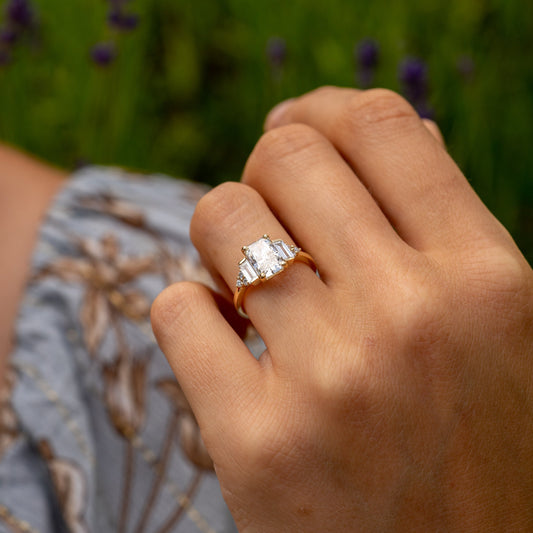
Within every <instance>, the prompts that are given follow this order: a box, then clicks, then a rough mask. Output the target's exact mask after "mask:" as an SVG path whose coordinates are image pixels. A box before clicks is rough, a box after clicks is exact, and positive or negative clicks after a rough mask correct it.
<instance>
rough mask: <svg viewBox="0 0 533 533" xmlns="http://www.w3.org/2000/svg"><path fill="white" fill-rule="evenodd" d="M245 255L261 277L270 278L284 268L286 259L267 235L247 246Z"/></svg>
mask: <svg viewBox="0 0 533 533" xmlns="http://www.w3.org/2000/svg"><path fill="white" fill-rule="evenodd" d="M244 255H246V257H247V258H248V260H249V261H250V264H251V265H252V266H253V268H254V270H255V271H256V272H257V273H258V274H259V276H260V277H264V278H266V279H268V278H271V277H272V276H274V275H276V274H277V273H278V272H281V271H282V270H283V267H284V263H285V260H284V259H283V257H282V256H281V254H280V252H279V251H278V248H277V247H276V246H274V244H273V243H272V241H271V240H270V239H267V238H265V237H262V238H261V239H259V240H257V241H255V242H253V243H252V244H250V245H249V246H247V247H246V250H245V252H244Z"/></svg>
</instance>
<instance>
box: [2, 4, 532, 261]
mask: <svg viewBox="0 0 533 533" xmlns="http://www.w3.org/2000/svg"><path fill="white" fill-rule="evenodd" d="M34 4H35V5H36V9H37V12H38V21H39V24H38V29H37V31H36V33H35V35H34V36H33V37H31V38H27V39H26V42H25V43H20V44H19V45H17V47H16V49H15V53H14V57H13V59H12V61H11V63H10V64H9V65H7V66H4V67H1V70H0V138H2V139H3V140H4V141H7V142H10V143H13V144H15V145H17V146H20V147H22V148H24V149H26V150H28V151H31V152H33V153H35V154H37V155H39V156H41V157H43V158H45V159H47V160H49V161H52V162H54V163H56V164H59V165H61V166H66V167H70V168H73V167H74V166H75V165H76V164H78V162H80V161H83V162H89V163H95V164H114V165H123V166H126V167H129V168H134V169H139V170H146V171H157V172H165V173H169V174H172V175H180V176H186V177H188V178H191V179H195V180H201V181H204V182H207V183H210V184H216V183H218V182H221V181H223V180H227V179H238V178H239V175H240V172H241V169H242V167H243V164H244V162H245V160H246V157H247V154H248V153H249V152H250V150H251V149H252V148H253V145H254V143H255V141H256V140H257V138H258V137H259V135H260V134H261V131H262V122H263V120H264V117H265V114H266V113H267V111H268V110H269V108H270V107H271V106H273V105H274V104H275V103H276V102H277V101H279V100H281V99H284V98H287V97H290V96H294V95H297V94H300V93H302V92H304V91H308V90H310V89H312V88H314V87H316V86H319V85H323V84H336V85H343V86H353V85H354V84H355V80H356V78H355V71H354V56H353V49H354V45H355V44H356V43H357V42H358V41H359V40H360V39H362V38H365V37H372V38H374V39H376V40H377V41H378V42H379V44H380V50H381V55H380V64H379V67H378V71H377V75H376V79H375V82H376V85H379V86H385V87H389V88H392V89H395V90H399V85H398V81H397V68H398V63H399V61H401V59H402V58H404V57H405V56H406V55H410V56H417V57H420V58H422V59H423V60H425V61H427V63H428V65H429V73H430V79H431V103H432V105H433V107H434V109H435V110H436V120H437V122H438V123H439V125H440V126H441V128H442V131H443V133H444V136H445V138H446V141H447V143H448V147H449V150H450V152H451V154H452V155H453V157H454V158H455V159H456V160H457V161H458V163H459V165H460V166H461V168H462V169H463V171H464V172H465V173H466V175H467V176H468V178H469V179H470V181H471V183H472V184H473V186H474V188H475V189H476V191H477V192H478V194H479V195H480V196H481V197H482V199H483V200H484V201H485V202H486V203H487V204H488V206H489V207H490V209H491V210H493V211H494V212H495V214H496V215H497V216H498V218H499V219H500V220H502V222H503V223H504V224H505V225H506V227H507V228H509V230H510V231H511V232H512V233H513V234H514V236H515V238H517V240H518V242H519V244H520V245H521V247H522V248H523V249H524V250H525V252H526V254H527V255H528V258H529V259H530V261H531V259H532V257H533V231H532V230H533V178H532V177H531V169H532V168H533V150H532V149H531V148H530V143H531V142H532V140H533V57H532V56H533V46H532V45H533V42H532V36H533V3H532V2H524V1H522V0H420V1H411V2H391V1H390V0H373V1H372V2H367V1H363V0H359V1H357V0H352V1H348V0H329V1H328V2H323V1H322V0H292V1H290V2H288V1H286V0H268V1H267V0H254V1H249V0H194V1H187V0H184V1H177V0H131V2H130V3H129V4H128V6H129V7H128V8H129V9H131V10H132V11H135V12H136V13H138V14H139V16H140V23H139V26H138V27H137V28H136V29H135V30H133V31H131V32H128V33H122V34H120V35H119V34H116V33H113V31H112V30H111V29H110V28H109V26H108V25H107V23H106V20H107V12H108V4H107V2H105V1H104V0H69V1H65V0H34ZM272 36H280V37H282V38H283V39H285V41H286V44H287V58H286V61H285V63H284V65H283V68H282V70H280V71H279V72H278V71H276V72H274V71H273V69H272V66H271V65H270V63H269V61H268V58H267V55H266V45H267V42H268V39H269V38H270V37H272ZM110 40H111V41H116V44H117V46H118V55H117V58H116V60H115V61H114V63H113V64H112V65H110V66H109V67H107V68H104V67H98V66H97V65H95V64H94V63H93V62H92V61H91V59H90V50H91V47H92V46H93V45H95V44H96V43H98V42H102V41H110ZM465 55H466V56H468V57H470V58H472V60H473V62H474V65H475V70H474V73H473V76H471V78H469V79H465V78H464V76H461V75H460V74H459V72H458V69H457V62H458V60H459V59H460V58H461V57H462V56H465Z"/></svg>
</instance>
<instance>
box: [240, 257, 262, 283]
mask: <svg viewBox="0 0 533 533" xmlns="http://www.w3.org/2000/svg"><path fill="white" fill-rule="evenodd" d="M239 279H240V280H241V281H242V284H243V285H251V284H252V283H253V282H254V281H256V280H257V279H259V275H258V274H257V273H256V272H255V270H254V269H253V267H252V265H251V264H250V262H249V261H248V260H247V259H243V260H242V261H241V262H240V263H239Z"/></svg>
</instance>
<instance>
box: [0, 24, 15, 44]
mask: <svg viewBox="0 0 533 533" xmlns="http://www.w3.org/2000/svg"><path fill="white" fill-rule="evenodd" d="M18 37H19V34H18V32H16V31H15V30H14V29H13V28H2V29H0V42H1V43H4V44H7V45H10V44H14V43H15V42H16V41H17V39H18Z"/></svg>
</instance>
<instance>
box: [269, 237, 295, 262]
mask: <svg viewBox="0 0 533 533" xmlns="http://www.w3.org/2000/svg"><path fill="white" fill-rule="evenodd" d="M272 245H273V246H274V247H275V248H276V250H277V252H278V254H279V255H280V257H281V258H282V259H283V260H284V261H288V260H289V259H293V258H294V256H295V255H296V254H294V253H293V252H292V250H291V249H290V247H289V245H287V244H285V243H284V242H283V241H282V240H279V241H274V242H273V243H272Z"/></svg>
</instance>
